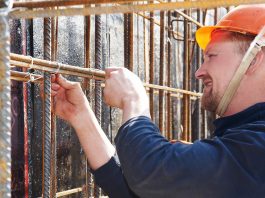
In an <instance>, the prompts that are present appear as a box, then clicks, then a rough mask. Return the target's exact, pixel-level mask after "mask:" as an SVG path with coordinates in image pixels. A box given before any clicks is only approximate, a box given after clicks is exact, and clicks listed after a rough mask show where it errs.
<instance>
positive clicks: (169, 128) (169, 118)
mask: <svg viewBox="0 0 265 198" xmlns="http://www.w3.org/2000/svg"><path fill="white" fill-rule="evenodd" d="M170 24H171V12H170V11H168V12H167V25H168V27H169V26H170ZM167 36H168V39H167V86H168V87H171V70H172V69H171V51H172V44H171V39H172V36H171V31H170V30H168V32H167ZM170 94H171V93H170V92H168V93H167V95H166V97H167V138H168V139H170V140H171V139H172V137H173V136H172V132H171V131H172V109H171V96H170Z"/></svg>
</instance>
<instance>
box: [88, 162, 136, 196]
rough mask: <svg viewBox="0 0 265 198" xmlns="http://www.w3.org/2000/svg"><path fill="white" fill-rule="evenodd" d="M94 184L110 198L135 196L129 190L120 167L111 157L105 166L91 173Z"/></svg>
mask: <svg viewBox="0 0 265 198" xmlns="http://www.w3.org/2000/svg"><path fill="white" fill-rule="evenodd" d="M92 173H93V174H94V176H95V182H96V184H97V185H98V186H100V187H101V188H102V189H103V191H104V192H105V193H106V194H107V195H108V196H109V197H110V198H134V197H136V195H134V194H133V192H132V191H131V190H130V189H129V187H128V185H127V182H126V180H125V179H124V176H123V174H122V171H121V167H120V165H119V163H118V162H116V160H115V158H114V157H112V158H111V159H110V160H109V161H108V162H107V163H106V164H104V165H103V166H102V167H100V168H98V169H97V170H95V171H92Z"/></svg>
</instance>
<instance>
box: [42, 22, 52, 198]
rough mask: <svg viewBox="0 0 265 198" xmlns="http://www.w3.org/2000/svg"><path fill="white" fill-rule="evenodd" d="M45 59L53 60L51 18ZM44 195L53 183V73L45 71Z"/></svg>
mask: <svg viewBox="0 0 265 198" xmlns="http://www.w3.org/2000/svg"><path fill="white" fill-rule="evenodd" d="M44 59H45V60H51V18H45V19H44ZM43 141H44V142H43V143H44V146H43V168H44V169H43V192H42V193H43V197H44V198H49V197H50V185H51V180H50V179H51V74H50V73H49V72H44V138H43Z"/></svg>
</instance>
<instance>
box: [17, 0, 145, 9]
mask: <svg viewBox="0 0 265 198" xmlns="http://www.w3.org/2000/svg"><path fill="white" fill-rule="evenodd" d="M135 1H143V0H50V1H47V0H46V1H24V2H23V1H22V2H14V3H13V7H14V8H17V7H25V8H47V7H60V6H73V5H87V4H107V3H115V4H116V3H132V2H135Z"/></svg>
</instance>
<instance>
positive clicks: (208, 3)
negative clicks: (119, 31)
mask: <svg viewBox="0 0 265 198" xmlns="http://www.w3.org/2000/svg"><path fill="white" fill-rule="evenodd" d="M264 2H265V0H233V1H231V0H215V1H213V0H204V1H199V0H198V1H178V2H167V3H163V4H160V3H155V4H150V3H149V4H140V5H133V4H132V5H120V6H102V7H91V8H64V9H58V10H57V9H42V10H14V11H12V12H11V13H10V14H9V16H10V17H11V18H38V17H41V18H45V17H55V16H74V15H83V16H85V15H100V14H115V13H133V12H143V11H149V12H151V11H155V10H160V11H168V10H174V9H188V8H200V9H206V8H215V7H227V6H232V5H234V6H236V5H241V4H254V3H256V4H258V3H264Z"/></svg>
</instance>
